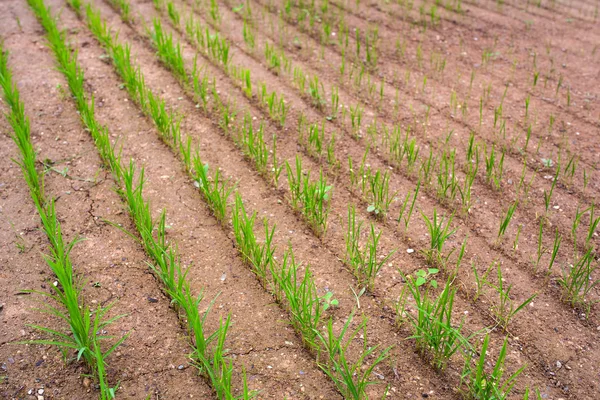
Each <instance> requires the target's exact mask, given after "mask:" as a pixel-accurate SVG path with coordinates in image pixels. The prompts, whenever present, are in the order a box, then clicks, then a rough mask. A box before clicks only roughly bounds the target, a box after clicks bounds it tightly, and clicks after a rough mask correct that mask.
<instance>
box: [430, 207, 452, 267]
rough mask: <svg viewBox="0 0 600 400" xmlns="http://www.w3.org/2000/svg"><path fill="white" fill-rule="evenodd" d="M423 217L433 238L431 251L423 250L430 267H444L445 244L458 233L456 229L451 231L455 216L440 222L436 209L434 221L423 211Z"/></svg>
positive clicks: (442, 219)
mask: <svg viewBox="0 0 600 400" xmlns="http://www.w3.org/2000/svg"><path fill="white" fill-rule="evenodd" d="M421 216H422V217H423V220H424V221H425V224H426V225H427V229H428V231H429V236H430V238H431V244H430V247H429V249H426V250H423V253H424V254H425V257H426V259H427V262H428V263H429V264H430V265H444V257H443V255H442V250H443V248H444V243H445V242H446V241H447V240H448V238H449V237H450V236H452V235H453V234H454V233H455V232H456V229H452V230H450V224H451V223H452V218H453V216H452V215H451V216H450V218H448V219H446V218H444V217H441V218H439V221H438V215H437V210H436V209H435V208H434V209H433V218H432V219H429V218H428V217H427V216H426V215H425V214H424V213H423V211H421ZM450 254H452V253H450ZM450 254H448V256H446V257H445V259H447V258H448V257H449V256H450Z"/></svg>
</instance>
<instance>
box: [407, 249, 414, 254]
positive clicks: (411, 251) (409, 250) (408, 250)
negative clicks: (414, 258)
mask: <svg viewBox="0 0 600 400" xmlns="http://www.w3.org/2000/svg"><path fill="white" fill-rule="evenodd" d="M406 252H407V253H408V254H412V253H414V252H415V249H406Z"/></svg>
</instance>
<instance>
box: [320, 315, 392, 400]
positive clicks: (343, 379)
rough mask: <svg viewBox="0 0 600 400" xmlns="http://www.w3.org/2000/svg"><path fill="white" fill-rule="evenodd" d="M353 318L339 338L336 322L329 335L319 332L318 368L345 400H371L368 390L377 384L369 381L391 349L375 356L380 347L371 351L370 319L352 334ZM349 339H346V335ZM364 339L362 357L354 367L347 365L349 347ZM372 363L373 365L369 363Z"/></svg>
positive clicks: (360, 356) (330, 321)
mask: <svg viewBox="0 0 600 400" xmlns="http://www.w3.org/2000/svg"><path fill="white" fill-rule="evenodd" d="M353 318H354V314H350V316H349V317H348V319H347V320H346V323H345V324H344V326H343V328H342V330H341V332H340V334H339V335H336V334H335V333H334V332H333V320H332V319H331V318H330V319H329V321H328V323H327V333H326V335H325V334H322V333H320V332H317V335H318V338H319V341H320V342H321V345H322V350H320V351H319V356H318V361H317V362H318V365H319V368H321V369H322V370H323V372H325V374H326V375H327V376H328V377H329V378H330V379H331V380H332V381H333V382H334V383H335V385H336V387H337V388H338V390H339V391H340V393H342V396H343V397H344V398H346V399H355V400H366V399H367V398H368V396H367V391H366V389H367V388H368V387H369V386H371V385H374V384H376V383H377V382H376V381H371V380H369V379H370V377H371V374H372V373H373V370H374V369H375V368H376V367H377V366H378V365H379V364H381V363H382V362H383V361H385V359H387V358H388V355H389V352H390V349H391V348H390V347H388V348H385V349H383V350H382V351H381V352H380V353H379V355H377V354H376V353H375V352H376V351H377V350H378V348H379V346H373V347H370V346H369V345H368V341H367V340H368V339H367V318H366V317H363V320H362V322H361V323H360V324H359V326H358V327H357V328H356V329H355V330H354V331H350V330H349V329H350V324H351V323H352V320H353ZM348 333H349V336H348V337H347V338H346V335H347V334H348ZM359 333H360V338H361V339H362V340H361V341H362V346H361V351H360V355H359V356H358V358H357V359H356V361H355V362H354V363H351V362H350V361H348V359H347V357H346V354H347V353H348V347H349V346H350V344H351V343H353V342H354V340H355V339H356V338H357V337H358V336H359ZM369 359H373V361H372V362H371V365H367V364H366V362H367V360H369Z"/></svg>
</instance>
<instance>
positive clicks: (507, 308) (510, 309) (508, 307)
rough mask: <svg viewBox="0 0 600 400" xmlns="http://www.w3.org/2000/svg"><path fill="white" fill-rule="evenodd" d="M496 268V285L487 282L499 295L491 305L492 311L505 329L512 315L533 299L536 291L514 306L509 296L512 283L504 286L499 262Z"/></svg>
mask: <svg viewBox="0 0 600 400" xmlns="http://www.w3.org/2000/svg"><path fill="white" fill-rule="evenodd" d="M497 270H498V283H497V284H496V285H494V284H492V283H488V284H489V285H490V286H491V287H492V288H493V289H494V290H496V292H497V293H498V295H499V301H498V303H497V304H496V305H494V306H493V307H492V311H493V313H494V316H495V318H496V321H497V322H498V325H500V327H502V329H504V330H506V329H507V327H508V324H509V322H510V321H511V320H512V319H513V318H514V316H515V315H516V314H517V313H518V312H519V311H521V310H523V309H524V308H525V307H526V306H527V305H528V304H529V303H531V302H532V301H533V299H535V297H536V296H537V293H536V294H534V295H532V296H531V297H529V298H528V299H526V300H525V301H523V302H522V303H521V304H519V305H518V306H515V304H514V303H513V300H512V299H511V297H510V291H511V289H512V285H508V286H506V285H505V283H504V279H503V277H502V268H500V263H497Z"/></svg>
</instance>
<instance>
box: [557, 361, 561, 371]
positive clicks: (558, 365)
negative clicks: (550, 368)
mask: <svg viewBox="0 0 600 400" xmlns="http://www.w3.org/2000/svg"><path fill="white" fill-rule="evenodd" d="M556 368H558V369H561V368H562V363H561V362H560V361H557V362H556Z"/></svg>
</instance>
